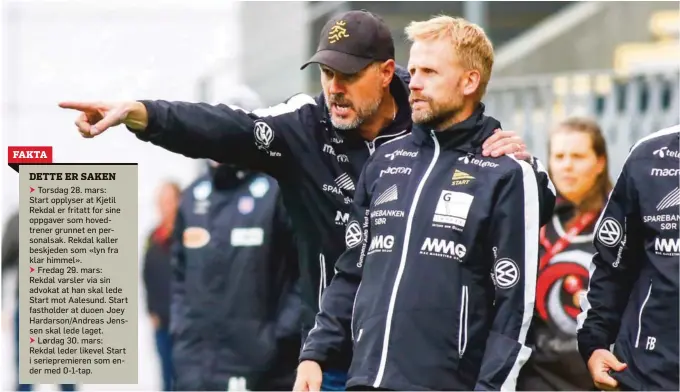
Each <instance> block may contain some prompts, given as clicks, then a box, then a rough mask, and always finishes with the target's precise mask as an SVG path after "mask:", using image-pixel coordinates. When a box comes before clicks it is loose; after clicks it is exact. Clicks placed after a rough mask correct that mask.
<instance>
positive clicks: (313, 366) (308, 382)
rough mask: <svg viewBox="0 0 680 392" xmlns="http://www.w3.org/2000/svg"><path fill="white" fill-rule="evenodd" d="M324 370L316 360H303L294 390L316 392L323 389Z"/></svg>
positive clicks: (298, 370) (296, 391)
mask: <svg viewBox="0 0 680 392" xmlns="http://www.w3.org/2000/svg"><path fill="white" fill-rule="evenodd" d="M322 379H323V372H322V371H321V366H319V364H318V363H316V362H314V361H302V362H300V365H298V368H297V377H296V378H295V385H294V386H293V391H295V392H298V391H299V392H316V391H320V390H321V381H322Z"/></svg>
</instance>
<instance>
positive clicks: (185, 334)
mask: <svg viewBox="0 0 680 392" xmlns="http://www.w3.org/2000/svg"><path fill="white" fill-rule="evenodd" d="M237 173H239V172H238V171H235V170H233V169H231V168H228V167H226V166H222V167H221V168H220V169H218V170H217V171H215V172H211V173H209V174H208V175H206V176H204V177H202V178H200V179H198V180H197V181H196V182H194V183H193V184H192V185H190V186H189V187H188V188H187V190H186V191H184V192H183V195H182V200H181V204H180V207H179V211H178V214H177V221H176V224H175V226H176V227H175V234H174V238H175V239H174V245H173V247H174V252H173V253H174V257H173V265H174V268H173V269H174V278H173V282H172V285H171V287H172V295H173V299H172V305H171V309H172V311H171V320H170V322H171V331H172V336H173V362H174V367H175V388H176V389H180V390H226V389H227V387H228V385H229V379H230V378H231V377H244V378H245V379H246V380H247V385H246V387H247V388H248V389H249V390H255V389H266V390H271V389H274V388H276V387H277V386H275V385H274V386H272V384H270V383H269V382H273V381H275V380H276V377H277V376H281V377H284V378H287V381H286V382H287V383H289V384H287V385H286V386H287V387H288V388H289V387H290V385H292V384H290V383H292V382H293V379H292V377H293V376H294V370H295V367H296V365H297V362H296V359H297V354H298V353H299V347H300V329H299V319H300V310H301V300H300V297H299V293H298V292H297V291H296V290H297V287H296V285H295V282H296V280H297V277H298V272H297V254H296V252H295V248H294V246H293V238H292V235H291V231H290V229H289V225H288V221H287V216H286V215H285V211H284V209H283V208H282V205H281V202H280V193H279V190H278V188H277V186H276V182H275V181H274V180H273V179H272V178H270V177H268V176H266V175H262V174H258V173H250V174H248V175H247V176H246V177H244V178H237ZM241 173H242V172H241Z"/></svg>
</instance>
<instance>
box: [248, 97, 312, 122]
mask: <svg viewBox="0 0 680 392" xmlns="http://www.w3.org/2000/svg"><path fill="white" fill-rule="evenodd" d="M316 106H317V101H316V100H315V99H314V98H313V97H311V96H310V95H308V94H305V93H297V94H295V95H292V96H290V97H288V98H287V99H285V100H284V101H283V102H281V103H279V104H276V105H274V106H269V107H264V108H260V109H255V110H253V111H252V113H253V114H254V115H256V116H257V117H262V118H265V117H278V116H282V115H286V114H291V113H294V112H299V111H303V112H304V111H308V110H313V109H311V108H313V107H316Z"/></svg>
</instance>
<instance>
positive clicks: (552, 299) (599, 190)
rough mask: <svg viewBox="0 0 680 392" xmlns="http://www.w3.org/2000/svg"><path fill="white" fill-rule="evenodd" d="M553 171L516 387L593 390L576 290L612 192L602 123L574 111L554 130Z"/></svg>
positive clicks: (584, 284) (585, 273)
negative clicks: (526, 350) (527, 351)
mask: <svg viewBox="0 0 680 392" xmlns="http://www.w3.org/2000/svg"><path fill="white" fill-rule="evenodd" d="M548 154H549V161H548V162H549V163H548V165H549V166H548V172H549V173H550V177H551V178H552V180H553V183H554V184H555V187H556V189H557V192H558V199H557V203H556V205H555V212H554V215H553V218H552V221H551V222H549V223H548V224H547V225H545V226H543V228H542V229H541V236H540V238H541V245H542V247H541V259H540V264H539V277H538V282H537V285H536V312H537V314H536V316H535V317H534V319H533V325H532V328H531V330H530V333H529V339H530V340H531V341H532V343H533V354H532V356H531V358H530V359H529V362H528V363H527V364H526V365H525V366H524V367H523V368H522V371H521V373H520V376H519V380H518V385H517V389H518V390H539V391H547V390H557V391H559V390H568V391H576V390H593V388H594V386H593V383H592V380H591V377H590V375H589V373H588V369H587V368H586V366H585V364H584V363H583V360H582V359H581V356H580V355H579V352H578V345H577V342H576V315H577V314H578V313H580V307H579V298H580V297H579V294H580V293H581V292H582V291H583V290H585V289H586V288H587V287H588V265H589V264H590V260H591V259H592V256H593V253H595V248H594V247H593V244H592V241H593V230H594V226H595V222H596V221H597V218H598V216H599V215H600V212H601V211H602V209H603V207H604V204H605V202H606V201H607V195H608V194H609V192H610V190H611V189H612V183H611V180H610V178H609V174H608V173H609V169H608V157H607V146H606V142H605V140H604V137H603V136H602V131H601V130H600V127H599V126H598V124H597V123H595V122H594V121H592V120H590V119H587V118H578V117H573V118H569V119H567V120H565V121H564V122H562V123H561V124H559V125H558V126H557V127H556V128H555V129H553V130H552V132H551V134H550V139H549V145H548Z"/></svg>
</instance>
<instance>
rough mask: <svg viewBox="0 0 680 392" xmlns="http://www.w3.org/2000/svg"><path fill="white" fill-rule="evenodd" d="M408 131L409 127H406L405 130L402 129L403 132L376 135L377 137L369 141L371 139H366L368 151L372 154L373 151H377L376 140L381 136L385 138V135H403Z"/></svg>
mask: <svg viewBox="0 0 680 392" xmlns="http://www.w3.org/2000/svg"><path fill="white" fill-rule="evenodd" d="M407 132H408V129H404V130H403V131H401V132H399V133H395V134H394V135H382V136H378V137H376V138H375V139H373V140H372V141H370V142H369V141H366V146H367V147H368V153H369V154H370V155H373V153H374V152H375V141H376V140H378V139H380V138H381V137H383V138H384V137H397V136H400V135H403V134H405V133H407Z"/></svg>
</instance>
